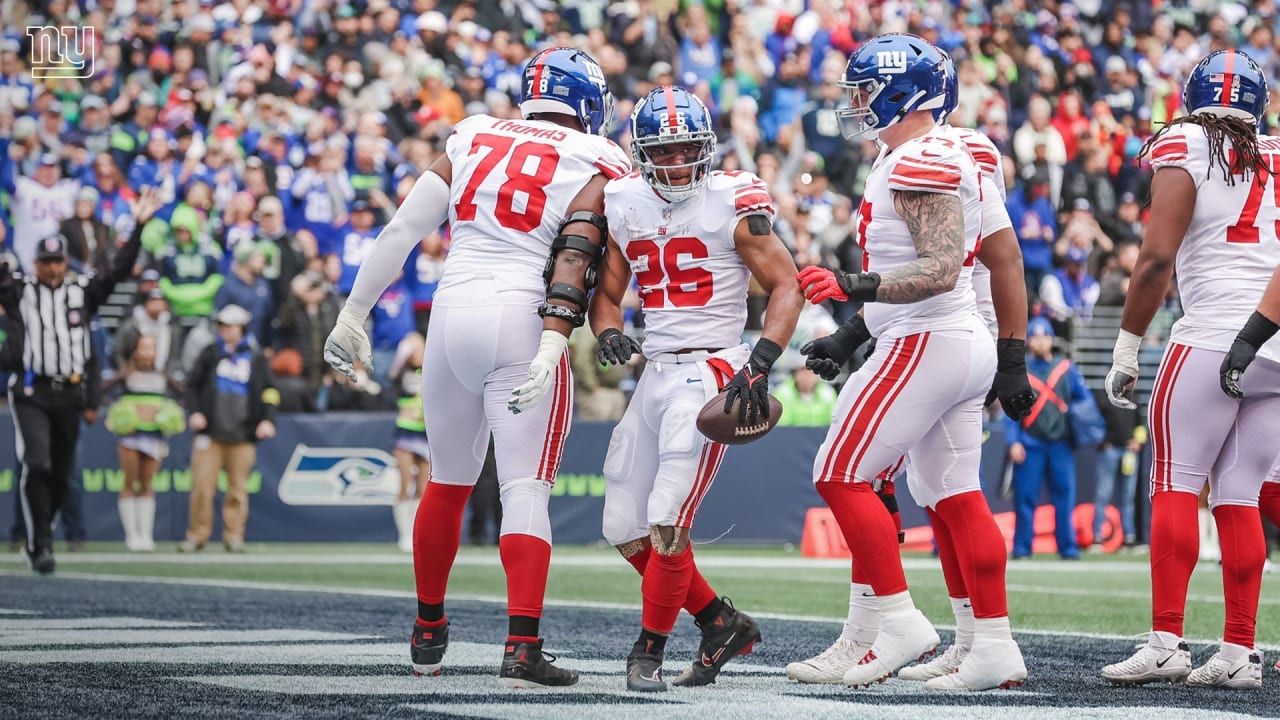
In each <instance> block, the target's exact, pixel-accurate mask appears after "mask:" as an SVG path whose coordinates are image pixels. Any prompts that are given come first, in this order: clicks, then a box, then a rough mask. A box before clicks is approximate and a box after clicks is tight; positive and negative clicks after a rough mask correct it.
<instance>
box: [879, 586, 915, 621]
mask: <svg viewBox="0 0 1280 720" xmlns="http://www.w3.org/2000/svg"><path fill="white" fill-rule="evenodd" d="M915 609H916V604H915V602H913V601H912V600H911V591H910V590H903V591H902V592H900V593H896V594H894V595H885V596H884V597H882V598H880V616H881V617H884V616H885V615H893V614H895V613H907V612H913V611H914V610H915Z"/></svg>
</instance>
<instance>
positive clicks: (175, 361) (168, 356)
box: [114, 288, 182, 377]
mask: <svg viewBox="0 0 1280 720" xmlns="http://www.w3.org/2000/svg"><path fill="white" fill-rule="evenodd" d="M144 336H145V337H149V338H151V342H152V344H153V345H154V347H153V348H152V353H153V354H154V356H155V358H154V360H153V361H152V364H153V365H154V366H155V369H156V371H157V372H162V373H169V374H170V375H175V376H176V377H181V376H182V361H181V356H182V343H181V338H182V336H181V333H180V332H179V330H178V329H177V328H176V327H175V326H174V322H173V316H172V315H171V314H170V312H169V302H168V301H167V300H166V299H165V296H164V291H163V290H161V289H160V288H152V289H151V290H150V291H148V292H147V293H145V294H144V295H143V296H142V302H141V303H139V304H137V305H134V306H133V311H132V312H131V313H130V314H129V316H128V317H127V318H125V320H124V322H122V323H121V324H120V327H119V328H117V329H116V334H115V343H114V350H115V365H116V367H117V368H119V369H122V370H123V369H124V368H125V367H127V366H128V364H129V359H130V358H132V357H133V351H134V347H135V346H136V345H137V344H138V339H139V338H142V337H144Z"/></svg>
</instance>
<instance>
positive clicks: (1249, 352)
mask: <svg viewBox="0 0 1280 720" xmlns="http://www.w3.org/2000/svg"><path fill="white" fill-rule="evenodd" d="M1277 330H1280V325H1276V323H1274V322H1272V321H1271V320H1270V319H1269V318H1267V316H1266V315H1263V314H1262V313H1260V312H1254V313H1253V314H1252V315H1250V316H1249V322H1247V323H1245V324H1244V327H1243V328H1241V329H1240V334H1239V335H1236V339H1235V341H1234V342H1232V343H1231V349H1230V350H1228V351H1227V356H1226V357H1224V358H1222V365H1221V367H1219V368H1218V382H1219V384H1220V385H1221V386H1222V392H1224V393H1226V394H1227V396H1229V397H1233V398H1235V399H1237V400H1239V399H1240V398H1242V397H1244V391H1243V390H1241V389H1240V378H1241V377H1242V376H1243V375H1244V371H1245V370H1248V369H1249V365H1250V364H1251V363H1252V362H1253V358H1254V357H1255V356H1256V355H1257V354H1258V348H1260V347H1262V346H1263V345H1265V344H1266V343H1267V341H1268V340H1270V339H1271V338H1272V337H1273V336H1274V335H1275V334H1276V331H1277Z"/></svg>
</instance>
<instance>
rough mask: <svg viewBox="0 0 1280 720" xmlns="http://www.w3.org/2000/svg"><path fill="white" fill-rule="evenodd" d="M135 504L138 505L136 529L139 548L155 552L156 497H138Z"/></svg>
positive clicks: (135, 519)
mask: <svg viewBox="0 0 1280 720" xmlns="http://www.w3.org/2000/svg"><path fill="white" fill-rule="evenodd" d="M134 502H135V503H136V504H137V507H136V508H135V512H136V515H135V516H134V521H135V523H136V524H135V525H134V527H136V528H137V529H138V535H137V537H138V546H139V547H141V548H142V549H144V550H153V549H155V545H156V541H155V529H156V496H155V495H144V496H142V497H136V498H134Z"/></svg>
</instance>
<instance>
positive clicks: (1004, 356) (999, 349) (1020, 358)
mask: <svg viewBox="0 0 1280 720" xmlns="http://www.w3.org/2000/svg"><path fill="white" fill-rule="evenodd" d="M1026 367H1027V341H1026V340H1019V339H1017V338H1000V339H999V340H996V370H999V371H1001V372H1003V371H1006V370H1019V369H1021V370H1026Z"/></svg>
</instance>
